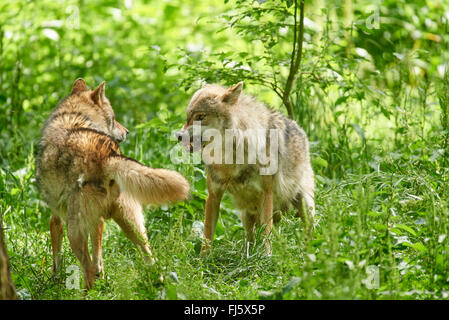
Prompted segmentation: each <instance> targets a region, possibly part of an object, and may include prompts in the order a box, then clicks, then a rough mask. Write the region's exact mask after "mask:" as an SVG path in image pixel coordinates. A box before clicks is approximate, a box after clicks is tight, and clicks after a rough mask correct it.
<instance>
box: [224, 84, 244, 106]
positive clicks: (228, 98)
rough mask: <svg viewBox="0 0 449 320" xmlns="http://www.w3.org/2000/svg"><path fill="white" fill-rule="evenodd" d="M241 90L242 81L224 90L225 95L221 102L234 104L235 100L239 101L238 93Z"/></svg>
mask: <svg viewBox="0 0 449 320" xmlns="http://www.w3.org/2000/svg"><path fill="white" fill-rule="evenodd" d="M242 88H243V81H240V82H239V83H237V84H235V85H233V86H232V87H230V88H229V89H228V90H226V93H225V94H224V95H223V98H222V100H223V102H226V103H230V104H235V103H236V102H237V100H238V99H239V96H240V93H241V92H242Z"/></svg>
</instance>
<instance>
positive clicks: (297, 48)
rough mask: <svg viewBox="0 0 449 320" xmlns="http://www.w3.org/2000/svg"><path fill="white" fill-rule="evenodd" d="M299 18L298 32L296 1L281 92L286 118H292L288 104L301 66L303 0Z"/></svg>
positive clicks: (291, 110) (300, 5)
mask: <svg viewBox="0 0 449 320" xmlns="http://www.w3.org/2000/svg"><path fill="white" fill-rule="evenodd" d="M299 11H300V18H299V32H297V29H298V26H297V25H298V22H297V14H298V0H295V13H294V20H295V26H294V29H293V50H292V54H291V61H290V72H289V74H288V78H287V82H286V83H285V89H284V90H283V96H282V102H283V103H284V105H285V107H286V108H287V112H288V116H289V117H290V118H294V112H293V107H292V104H291V102H290V93H291V90H292V88H293V84H294V83H295V81H296V75H297V73H298V70H299V66H300V65H301V59H302V44H303V40H304V0H301V2H300V4H299Z"/></svg>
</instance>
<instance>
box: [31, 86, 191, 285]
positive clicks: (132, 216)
mask: <svg viewBox="0 0 449 320" xmlns="http://www.w3.org/2000/svg"><path fill="white" fill-rule="evenodd" d="M127 134H128V130H127V129H126V128H125V127H124V126H122V125H121V124H120V123H119V122H117V121H116V120H115V115H114V111H113V109H112V106H111V103H110V102H109V100H108V99H107V98H106V95H105V82H104V81H103V82H102V83H101V84H100V85H99V86H98V87H97V88H96V89H94V90H90V89H89V88H88V87H87V85H86V83H85V81H84V80H83V79H81V78H80V79H77V80H76V81H75V83H74V84H73V87H72V91H71V93H70V95H69V96H67V97H66V98H65V99H64V100H62V102H60V104H59V105H58V106H57V107H56V109H55V110H54V111H53V112H52V113H51V114H50V116H49V118H48V119H47V120H46V122H45V124H44V127H43V129H42V134H41V139H40V141H39V154H38V156H37V158H36V183H37V186H38V189H39V191H40V193H41V196H42V198H43V200H44V201H45V202H46V203H47V204H48V206H49V207H50V208H51V211H52V216H51V218H50V235H51V245H52V254H53V272H55V271H57V270H58V269H59V268H60V267H61V262H62V261H61V259H62V257H61V248H62V240H63V225H64V222H65V224H66V227H67V236H68V239H69V242H70V246H71V248H72V251H73V252H74V254H75V256H76V257H77V258H78V260H79V262H80V265H81V267H82V270H83V276H84V288H85V289H90V288H92V286H93V284H94V281H95V277H96V276H100V277H103V276H104V270H103V259H102V247H101V242H102V234H103V225H104V220H105V219H109V218H112V219H113V220H114V221H115V222H116V223H117V224H118V225H119V226H120V227H121V229H122V230H123V232H124V233H125V235H126V236H127V237H128V238H129V239H130V240H131V241H132V242H133V243H134V244H135V245H136V246H137V247H138V248H140V249H141V250H142V252H143V253H144V256H145V259H146V260H147V261H148V262H149V263H154V261H155V260H154V258H153V256H152V253H151V250H150V246H149V244H148V238H147V235H146V230H145V225H144V218H143V209H142V208H143V206H144V205H146V204H163V203H169V202H175V201H182V200H185V199H187V197H188V195H189V188H190V186H189V183H188V181H187V180H186V179H185V178H184V177H183V176H182V175H181V174H180V173H178V172H175V171H171V170H166V169H153V168H150V167H147V166H145V165H143V164H141V163H139V162H138V161H136V160H134V159H132V158H129V157H126V156H124V155H123V154H122V153H121V152H120V149H119V143H120V142H122V141H123V140H124V139H125V138H126V135H127ZM89 236H90V240H91V245H92V258H91V256H90V254H89V249H88V239H89Z"/></svg>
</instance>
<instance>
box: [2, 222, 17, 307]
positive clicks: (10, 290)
mask: <svg viewBox="0 0 449 320" xmlns="http://www.w3.org/2000/svg"><path fill="white" fill-rule="evenodd" d="M13 299H17V295H16V287H15V286H14V283H13V282H12V280H11V275H10V273H9V262H8V255H7V252H6V246H5V241H4V238H3V229H2V219H1V217H0V300H13Z"/></svg>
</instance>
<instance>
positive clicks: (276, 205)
mask: <svg viewBox="0 0 449 320" xmlns="http://www.w3.org/2000/svg"><path fill="white" fill-rule="evenodd" d="M242 87H243V82H240V83H238V84H236V85H234V86H233V87H231V88H225V87H222V86H220V85H215V84H214V85H209V84H207V85H205V86H203V88H201V89H200V90H198V91H197V92H196V93H195V94H194V95H193V97H192V99H191V101H190V104H189V106H188V107H187V122H186V124H185V125H184V128H183V130H181V131H179V132H177V134H176V135H177V137H178V140H180V141H183V144H184V146H185V147H186V149H188V150H190V151H191V152H192V151H194V150H195V148H196V149H197V150H198V149H201V151H202V158H203V160H207V159H209V163H207V161H205V162H206V170H207V188H208V193H209V194H208V197H207V200H206V218H205V223H204V238H205V241H204V242H203V246H202V250H201V252H202V254H203V253H205V252H206V251H207V250H208V249H209V248H210V247H211V244H212V241H213V236H214V233H215V227H216V223H217V220H218V215H219V208H220V202H221V199H222V196H223V193H224V191H226V190H227V191H228V192H229V193H230V194H231V195H232V196H233V199H234V203H235V205H236V207H237V208H238V209H239V210H240V212H241V219H242V223H243V226H244V228H245V231H246V238H247V240H248V241H250V242H253V241H254V227H255V225H264V226H265V235H267V236H268V235H270V233H271V230H272V224H273V211H274V210H285V209H287V208H288V206H289V205H290V204H291V205H293V206H294V207H295V208H296V210H297V213H298V215H299V216H301V218H302V219H303V221H304V225H305V227H306V230H307V233H306V235H310V232H311V230H312V228H313V221H314V215H315V203H314V176H313V170H312V166H311V164H310V156H309V142H308V139H307V136H306V134H305V132H304V131H303V130H302V129H301V128H300V127H299V126H298V125H297V124H296V123H295V122H294V121H292V120H289V119H287V118H286V117H284V116H283V115H282V114H281V113H279V112H277V111H274V110H271V109H269V108H268V107H266V106H265V105H264V104H263V103H261V102H258V101H256V100H255V99H254V98H253V97H251V96H248V95H246V94H243V93H241V91H242ZM195 121H198V122H199V123H200V124H201V132H200V135H202V136H204V134H205V133H206V131H207V130H208V129H213V130H215V132H218V133H220V134H219V135H217V136H214V140H213V143H217V142H219V147H218V149H213V152H212V153H211V154H206V152H205V151H206V148H208V147H209V146H210V144H211V143H212V142H209V143H207V142H204V141H200V140H199V139H198V137H197V135H195V132H194V131H195V129H194V128H195V126H194V122H195ZM251 129H253V131H252V132H253V133H254V132H255V133H254V135H255V137H254V135H253V136H251V134H247V132H250V130H251ZM260 129H265V130H260ZM229 130H231V133H232V132H233V133H234V135H233V136H231V137H232V140H231V142H230V144H229V140H228V141H227V142H226V141H224V143H223V141H221V140H220V139H223V137H225V138H226V137H227V132H228V131H229ZM257 130H259V131H257ZM272 131H273V132H275V133H276V132H277V133H278V134H277V136H275V138H276V139H277V140H276V139H273V140H272V138H271V135H269V133H268V132H272ZM257 132H261V133H257ZM269 136H270V137H269ZM226 143H228V144H227V146H230V149H229V150H232V152H231V153H232V154H231V158H230V159H231V161H228V162H226V159H225V161H221V162H220V161H215V162H213V161H210V158H211V157H212V158H213V156H214V155H216V154H217V153H223V154H224V157H227V156H228V155H229V152H228V154H226V148H227V146H226ZM251 143H253V144H254V143H258V146H264V147H265V149H264V150H267V149H270V150H269V151H266V154H265V155H269V156H270V163H269V165H270V166H271V165H272V164H273V162H274V161H277V163H276V168H277V170H276V171H273V172H268V173H267V172H265V173H262V171H261V169H263V168H266V167H267V162H265V163H263V164H262V163H261V162H260V161H259V159H257V161H254V162H252V163H251V162H250V161H249V159H250V157H251V156H252V154H251V152H250V150H251V149H250V148H251ZM275 145H277V149H271V146H275ZM239 147H240V148H241V150H243V153H244V159H246V160H245V161H244V162H242V161H240V162H238V161H237V162H236V155H237V150H238V148H239ZM229 150H228V151H229ZM252 150H253V152H255V151H258V150H259V147H256V148H253V149H252ZM211 155H212V156H211ZM262 155H264V154H263V152H262ZM253 159H254V158H253ZM273 159H274V160H273ZM215 160H217V158H215ZM218 160H223V156H222V157H221V159H220V156H218ZM303 201H304V202H305V205H306V206H307V209H305V208H304V207H303ZM265 240H266V241H265V245H266V251H267V253H271V245H270V241H268V240H267V239H265Z"/></svg>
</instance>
